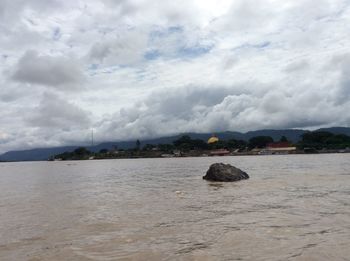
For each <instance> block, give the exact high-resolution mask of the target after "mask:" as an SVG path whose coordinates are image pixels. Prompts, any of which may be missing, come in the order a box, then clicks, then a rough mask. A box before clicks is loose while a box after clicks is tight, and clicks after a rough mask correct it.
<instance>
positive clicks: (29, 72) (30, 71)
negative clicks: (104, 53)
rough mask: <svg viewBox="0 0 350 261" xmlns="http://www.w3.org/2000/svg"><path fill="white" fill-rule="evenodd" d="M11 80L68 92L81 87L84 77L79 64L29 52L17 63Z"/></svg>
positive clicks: (61, 58)
mask: <svg viewBox="0 0 350 261" xmlns="http://www.w3.org/2000/svg"><path fill="white" fill-rule="evenodd" d="M12 79H13V80H15V81H18V82H22V83H29V84H39V85H44V86H52V87H56V88H58V89H59V88H62V89H66V90H70V89H74V88H79V87H81V86H79V84H81V83H82V82H83V80H84V75H83V72H82V70H81V68H80V66H79V64H78V63H76V62H74V61H72V60H70V59H67V58H63V57H51V56H44V55H39V54H38V53H37V52H36V51H32V50H30V51H27V52H26V53H25V54H24V55H23V56H22V58H21V59H20V60H19V61H18V64H17V68H16V69H15V72H14V74H13V76H12Z"/></svg>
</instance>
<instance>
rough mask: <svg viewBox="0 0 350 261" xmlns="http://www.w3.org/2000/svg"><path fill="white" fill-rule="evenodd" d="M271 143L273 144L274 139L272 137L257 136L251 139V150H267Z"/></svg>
mask: <svg viewBox="0 0 350 261" xmlns="http://www.w3.org/2000/svg"><path fill="white" fill-rule="evenodd" d="M271 142H273V139H272V138H271V137H270V136H256V137H253V138H251V139H249V148H250V149H253V148H260V149H261V148H265V147H266V145H267V144H268V143H271Z"/></svg>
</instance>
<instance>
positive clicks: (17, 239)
mask: <svg viewBox="0 0 350 261" xmlns="http://www.w3.org/2000/svg"><path fill="white" fill-rule="evenodd" d="M214 162H225V163H231V164H233V165H235V166H237V167H239V168H242V169H243V170H245V171H247V172H248V173H249V174H250V176H251V179H249V180H245V181H240V182H236V183H212V182H207V181H204V180H202V176H203V175H204V173H205V171H206V170H207V169H208V167H209V165H210V164H211V163H214ZM0 232H1V234H0V260H269V261H270V260H350V259H349V257H350V154H331V155H290V156H257V157H254V156H247V157H219V158H214V157H209V158H179V159H176V158H172V159H134V160H132V159H130V160H101V161H81V162H28V163H3V164H0Z"/></svg>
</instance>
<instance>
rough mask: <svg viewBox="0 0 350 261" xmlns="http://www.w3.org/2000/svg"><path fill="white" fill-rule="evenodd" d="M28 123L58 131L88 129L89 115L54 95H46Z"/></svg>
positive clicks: (30, 116)
mask: <svg viewBox="0 0 350 261" xmlns="http://www.w3.org/2000/svg"><path fill="white" fill-rule="evenodd" d="M26 122H28V124H29V125H30V126H32V127H40V128H43V129H50V130H51V131H52V130H55V131H56V132H57V131H72V130H74V129H88V128H89V126H90V119H89V113H88V112H87V111H85V110H83V109H81V108H79V107H78V106H76V105H74V104H72V103H70V102H68V101H66V100H65V99H63V98H61V97H59V96H58V95H57V94H54V93H45V94H44V95H43V97H42V100H41V102H40V104H39V106H37V107H36V108H35V109H34V111H33V112H32V114H31V115H29V116H27V117H26Z"/></svg>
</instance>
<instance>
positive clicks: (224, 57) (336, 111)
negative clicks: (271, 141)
mask: <svg viewBox="0 0 350 261" xmlns="http://www.w3.org/2000/svg"><path fill="white" fill-rule="evenodd" d="M349 4H350V0H318V1H314V0H283V1H282V0H186V1H185V0H177V1H174V0H171V1H170V0H162V1H154V0H100V1H97V0H85V1H79V0H77V1H68V0H51V1H47V0H30V1H26V0H1V1H0V72H1V73H0V111H1V117H0V152H4V151H7V150H12V149H25V148H32V147H46V146H59V145H66V144H76V143H81V144H87V143H89V139H90V138H89V137H90V130H91V129H92V128H93V129H94V131H95V137H96V139H97V141H105V140H124V139H136V138H140V139H144V138H149V137H158V136H164V135H169V134H174V133H180V132H188V131H194V132H217V131H223V130H233V131H249V130H256V129H262V128H311V129H314V128H317V127H325V126H350V113H349V112H350V101H349V98H350V8H349Z"/></svg>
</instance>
